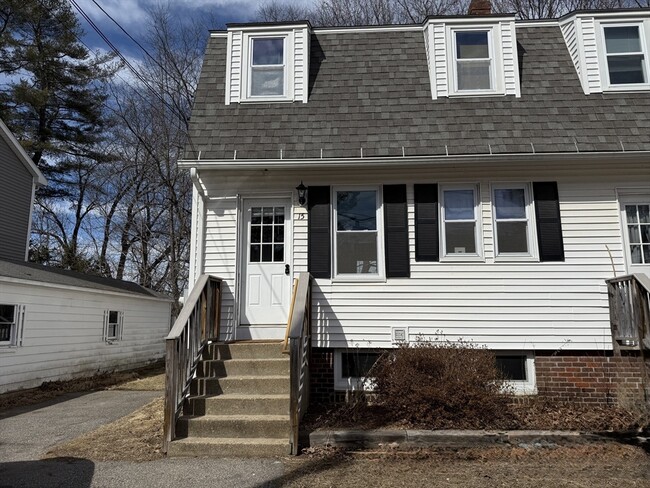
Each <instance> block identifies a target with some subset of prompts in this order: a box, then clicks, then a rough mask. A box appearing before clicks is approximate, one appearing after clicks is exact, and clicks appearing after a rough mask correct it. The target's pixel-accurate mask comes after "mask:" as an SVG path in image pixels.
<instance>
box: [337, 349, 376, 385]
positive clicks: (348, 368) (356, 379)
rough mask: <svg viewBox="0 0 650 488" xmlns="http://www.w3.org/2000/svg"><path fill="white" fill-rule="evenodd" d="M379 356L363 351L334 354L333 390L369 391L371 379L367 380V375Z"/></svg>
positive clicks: (346, 351) (348, 350)
mask: <svg viewBox="0 0 650 488" xmlns="http://www.w3.org/2000/svg"><path fill="white" fill-rule="evenodd" d="M381 354H382V353H381V352H379V351H374V350H365V349H354V350H350V349H345V350H340V349H339V350H337V351H336V352H335V353H334V389H336V390H359V389H363V390H371V389H372V379H371V378H368V373H369V372H370V370H371V369H372V367H373V366H374V365H375V363H376V362H377V359H379V356H381Z"/></svg>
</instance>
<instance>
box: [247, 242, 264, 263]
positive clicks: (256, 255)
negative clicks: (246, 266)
mask: <svg viewBox="0 0 650 488" xmlns="http://www.w3.org/2000/svg"><path fill="white" fill-rule="evenodd" d="M261 255H262V250H261V246H260V245H259V244H251V257H250V262H251V263H259V262H260V259H261Z"/></svg>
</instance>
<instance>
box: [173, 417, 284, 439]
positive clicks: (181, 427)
mask: <svg viewBox="0 0 650 488" xmlns="http://www.w3.org/2000/svg"><path fill="white" fill-rule="evenodd" d="M289 431H290V426H289V415H204V416H201V417H190V416H183V417H181V418H179V419H178V423H177V424H176V435H177V436H178V437H218V438H250V437H264V438H267V439H268V438H275V439H284V440H287V439H289Z"/></svg>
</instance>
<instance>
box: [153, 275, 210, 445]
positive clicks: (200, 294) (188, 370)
mask: <svg viewBox="0 0 650 488" xmlns="http://www.w3.org/2000/svg"><path fill="white" fill-rule="evenodd" d="M220 322H221V278H216V277H214V276H210V275H205V274H204V275H201V277H200V278H199V279H198V280H197V282H196V284H195V285H194V288H193V289H192V292H191V293H190V296H189V297H188V298H187V300H186V302H185V304H184V305H183V309H182V310H181V313H180V314H179V315H178V318H177V319H176V321H175V322H174V326H173V327H172V329H171V331H170V332H169V335H168V336H167V339H166V340H165V343H166V344H165V347H166V356H165V419H164V426H163V450H164V452H167V449H168V447H169V443H170V442H171V441H173V440H174V438H175V437H176V421H177V420H178V417H179V414H180V412H181V411H182V409H183V402H184V401H185V398H186V397H187V396H188V394H189V389H190V383H191V381H192V378H193V377H194V373H195V372H196V367H197V365H198V363H199V360H200V359H201V354H202V353H203V348H204V347H205V345H206V344H207V343H208V341H210V340H217V339H218V338H219V323H220Z"/></svg>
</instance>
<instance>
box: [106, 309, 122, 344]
mask: <svg viewBox="0 0 650 488" xmlns="http://www.w3.org/2000/svg"><path fill="white" fill-rule="evenodd" d="M123 325H124V312H121V311H118V310H106V311H105V312H104V340H105V341H106V342H113V341H119V340H121V339H122V329H123Z"/></svg>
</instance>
